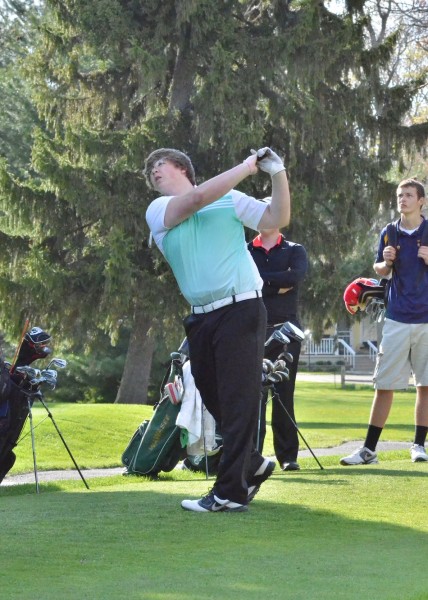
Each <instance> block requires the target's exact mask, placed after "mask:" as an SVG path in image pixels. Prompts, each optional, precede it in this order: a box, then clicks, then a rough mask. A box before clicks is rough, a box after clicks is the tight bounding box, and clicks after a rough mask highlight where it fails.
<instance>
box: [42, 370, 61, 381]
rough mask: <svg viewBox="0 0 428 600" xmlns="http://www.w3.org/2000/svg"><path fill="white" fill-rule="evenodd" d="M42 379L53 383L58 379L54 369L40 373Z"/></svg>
mask: <svg viewBox="0 0 428 600" xmlns="http://www.w3.org/2000/svg"><path fill="white" fill-rule="evenodd" d="M42 377H44V378H45V379H46V381H55V382H56V380H57V379H58V373H57V371H55V369H44V370H43V371H42Z"/></svg>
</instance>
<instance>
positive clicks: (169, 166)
mask: <svg viewBox="0 0 428 600" xmlns="http://www.w3.org/2000/svg"><path fill="white" fill-rule="evenodd" d="M182 173H183V169H181V168H180V167H177V166H176V165H175V164H174V163H172V162H170V161H169V160H167V159H166V158H161V159H159V160H158V161H156V162H155V164H154V165H153V167H152V170H151V172H150V181H151V183H152V186H153V187H154V189H155V190H157V191H158V192H161V193H164V194H172V193H174V189H175V185H174V184H175V182H176V181H177V178H178V177H179V176H181V175H182Z"/></svg>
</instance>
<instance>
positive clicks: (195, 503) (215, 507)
mask: <svg viewBox="0 0 428 600" xmlns="http://www.w3.org/2000/svg"><path fill="white" fill-rule="evenodd" d="M181 507H182V508H184V510H192V511H193V512H245V511H246V510H248V506H247V505H246V504H238V502H231V501H230V500H222V499H221V498H219V497H218V496H216V495H215V494H214V492H210V493H209V494H207V495H206V496H204V497H203V498H201V499H200V500H183V501H182V503H181Z"/></svg>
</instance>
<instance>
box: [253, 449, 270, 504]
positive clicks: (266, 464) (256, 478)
mask: <svg viewBox="0 0 428 600" xmlns="http://www.w3.org/2000/svg"><path fill="white" fill-rule="evenodd" d="M274 470H275V463H274V462H273V461H272V460H269V459H268V458H265V459H264V461H263V462H262V464H261V465H260V467H259V468H258V469H257V471H256V472H255V473H254V475H253V476H252V477H251V478H250V479H249V480H248V496H247V501H248V502H251V500H253V499H254V496H255V495H256V494H257V492H258V491H259V489H260V486H261V485H262V483H263V482H264V481H266V479H268V478H269V477H270V476H271V475H272V473H273V472H274Z"/></svg>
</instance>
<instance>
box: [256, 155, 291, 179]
mask: <svg viewBox="0 0 428 600" xmlns="http://www.w3.org/2000/svg"><path fill="white" fill-rule="evenodd" d="M251 153H252V154H257V157H258V159H257V166H258V167H259V169H261V170H262V171H264V172H265V173H269V175H270V176H271V177H273V176H274V175H276V174H277V173H279V172H280V171H285V167H284V163H283V162H282V160H281V159H280V158H279V156H278V154H276V153H275V152H274V151H273V150H271V149H270V148H260V149H259V150H257V152H256V151H255V150H251Z"/></svg>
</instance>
